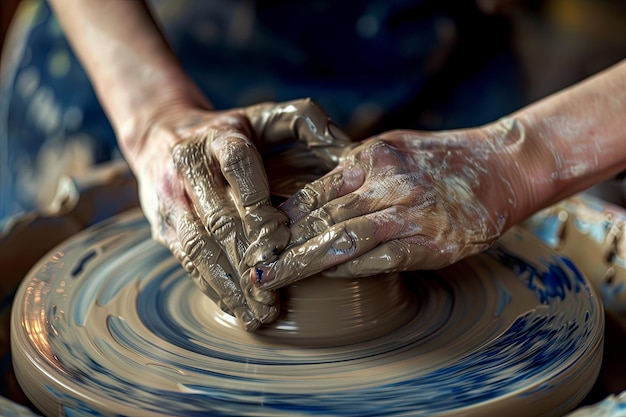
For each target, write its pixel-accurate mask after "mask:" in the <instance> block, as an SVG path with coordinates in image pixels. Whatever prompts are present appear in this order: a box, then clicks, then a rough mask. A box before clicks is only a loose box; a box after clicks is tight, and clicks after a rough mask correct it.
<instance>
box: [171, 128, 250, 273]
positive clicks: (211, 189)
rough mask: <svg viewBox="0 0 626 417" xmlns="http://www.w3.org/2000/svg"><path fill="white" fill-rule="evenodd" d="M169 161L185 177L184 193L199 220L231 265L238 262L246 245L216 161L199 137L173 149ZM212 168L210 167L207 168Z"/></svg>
mask: <svg viewBox="0 0 626 417" xmlns="http://www.w3.org/2000/svg"><path fill="white" fill-rule="evenodd" d="M173 161H174V164H175V166H176V169H177V170H178V172H179V173H180V174H181V175H182V176H183V177H184V178H185V181H186V182H185V185H186V188H187V195H188V196H189V197H190V198H191V200H192V203H193V207H194V208H195V210H196V212H197V214H198V216H199V217H200V219H201V221H202V223H203V224H204V226H205V227H206V229H207V230H208V231H209V233H210V234H211V235H212V236H213V237H214V239H216V240H217V241H218V242H219V243H220V245H221V246H222V248H223V249H224V251H225V252H226V255H227V256H228V259H229V260H230V263H231V265H234V266H238V265H239V264H240V263H241V259H242V256H243V253H244V252H245V250H246V247H247V240H246V238H245V235H244V232H243V229H242V227H241V224H240V221H239V213H238V211H237V209H236V207H235V206H234V204H233V202H232V201H231V199H230V198H229V196H228V190H227V184H226V182H225V181H224V179H223V178H222V177H221V175H216V174H215V172H216V171H217V172H220V170H219V168H218V164H217V162H216V161H211V160H210V156H209V155H207V153H206V152H205V150H204V144H203V142H202V141H201V140H195V141H188V142H184V143H181V144H179V145H177V146H176V147H175V148H174V149H173ZM211 166H212V167H213V170H211V169H210V168H209V167H211Z"/></svg>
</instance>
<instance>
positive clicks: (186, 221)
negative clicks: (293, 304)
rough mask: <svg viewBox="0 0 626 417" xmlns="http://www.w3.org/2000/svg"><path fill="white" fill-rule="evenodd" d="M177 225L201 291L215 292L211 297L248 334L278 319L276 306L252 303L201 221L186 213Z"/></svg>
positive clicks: (182, 245)
mask: <svg viewBox="0 0 626 417" xmlns="http://www.w3.org/2000/svg"><path fill="white" fill-rule="evenodd" d="M176 223H177V227H176V232H177V236H178V237H179V239H180V247H181V254H183V255H184V257H185V258H186V259H188V260H189V261H190V262H191V264H190V263H189V262H186V268H188V269H191V268H192V265H193V266H195V268H197V272H198V275H195V273H194V275H193V276H192V277H196V280H197V284H199V286H200V288H211V289H212V290H213V292H212V293H211V292H210V291H209V292H208V294H210V295H211V294H212V295H217V297H218V299H219V300H221V301H222V302H223V303H224V305H225V306H226V307H227V308H228V309H229V310H230V311H231V312H232V313H233V314H234V315H235V317H237V319H238V320H239V322H240V323H241V324H242V325H243V327H244V328H245V329H246V330H248V331H251V330H255V329H257V328H258V327H259V326H261V324H262V323H264V322H267V321H269V320H270V319H272V318H275V317H276V316H277V308H276V307H275V306H273V305H263V304H261V303H256V302H254V301H252V302H250V300H249V299H248V298H247V297H246V292H245V291H244V290H243V289H242V288H241V287H240V284H239V278H238V277H239V274H238V272H237V271H236V270H235V269H234V268H233V266H232V265H231V263H230V261H229V260H228V258H227V256H225V254H224V252H223V251H222V250H221V247H220V245H219V244H218V243H217V242H216V241H215V240H213V239H212V238H211V237H210V236H209V235H208V233H207V232H206V230H205V229H204V226H203V225H202V223H201V222H200V221H199V220H197V219H196V218H194V216H193V215H192V214H190V213H184V214H182V215H180V216H179V217H178V219H176Z"/></svg>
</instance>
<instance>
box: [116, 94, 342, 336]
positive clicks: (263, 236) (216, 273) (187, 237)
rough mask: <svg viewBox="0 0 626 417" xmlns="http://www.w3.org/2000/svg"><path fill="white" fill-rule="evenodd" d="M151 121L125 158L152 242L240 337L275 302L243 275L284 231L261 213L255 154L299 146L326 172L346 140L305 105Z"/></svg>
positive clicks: (273, 214)
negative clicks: (321, 161)
mask: <svg viewBox="0 0 626 417" xmlns="http://www.w3.org/2000/svg"><path fill="white" fill-rule="evenodd" d="M158 114H159V117H157V118H155V119H153V120H155V121H154V122H153V123H151V124H150V126H148V127H147V128H146V129H144V131H145V132H146V134H145V137H144V138H143V140H142V143H143V146H141V147H138V148H135V149H134V150H133V152H127V153H129V154H128V155H126V156H127V159H128V160H129V163H130V165H131V167H132V168H133V171H134V172H135V175H136V176H137V180H138V184H139V194H140V200H141V205H142V208H143V210H144V213H145V215H146V217H147V219H148V221H149V222H150V224H151V228H152V235H153V238H154V239H155V240H157V241H159V242H161V243H162V244H164V245H166V246H167V247H168V248H169V249H170V250H171V252H172V253H173V254H174V256H175V257H176V259H177V260H178V261H179V262H180V263H181V264H182V265H183V266H184V268H185V270H186V271H187V272H188V273H189V274H190V276H191V277H192V279H193V280H194V282H195V283H196V284H197V285H198V286H199V287H200V289H201V290H202V291H203V292H204V293H205V294H206V295H208V296H209V297H210V298H211V299H212V300H213V301H215V302H216V303H217V304H218V305H219V306H220V307H221V308H222V309H223V310H224V311H227V312H229V313H231V314H233V315H234V316H236V317H237V319H238V320H239V322H240V323H241V325H242V326H243V327H244V328H245V329H246V330H248V331H251V330H254V329H256V328H258V327H259V326H261V325H262V324H264V323H269V322H271V321H273V320H275V319H276V317H277V316H278V312H279V308H278V304H277V303H278V297H277V296H276V294H275V293H274V292H273V291H266V290H262V289H259V288H256V287H254V286H253V285H252V283H251V282H250V280H249V279H247V277H248V276H249V272H247V271H249V269H250V268H252V267H254V266H255V265H256V264H258V263H260V262H271V261H273V260H275V258H276V255H277V254H278V253H279V252H280V251H282V250H283V249H284V248H285V246H286V245H287V243H288V242H289V238H290V231H289V228H288V226H287V221H288V220H287V217H286V216H285V215H284V214H283V213H282V212H281V211H279V210H277V209H276V208H274V207H272V205H271V203H270V200H269V199H270V190H269V185H268V179H267V176H266V173H265V170H264V167H263V161H262V158H261V154H260V153H259V151H258V150H257V147H255V145H257V146H258V147H259V149H265V148H271V147H274V146H280V145H281V144H284V143H285V142H289V141H295V140H299V141H301V142H304V143H305V144H306V145H307V146H308V147H309V148H311V149H312V150H313V151H314V152H315V153H317V154H318V155H320V156H322V157H324V158H325V159H327V160H329V161H330V162H331V163H332V162H336V160H337V158H338V155H339V153H340V151H337V150H340V149H342V148H343V147H344V146H346V145H347V144H348V143H349V140H348V139H347V137H346V136H345V135H344V134H343V133H342V132H341V131H339V130H338V129H334V127H333V126H332V123H331V121H330V119H329V118H328V116H327V115H326V114H325V113H324V112H323V111H322V109H321V108H320V107H319V106H318V105H317V104H315V103H314V102H312V101H311V100H296V101H292V102H287V103H280V104H275V103H264V104H259V105H256V106H251V107H248V108H243V109H235V110H230V111H223V112H215V111H207V110H205V109H196V108H180V107H175V106H171V107H168V108H165V109H160V111H159V113H158ZM242 277H246V278H245V279H243V278H242Z"/></svg>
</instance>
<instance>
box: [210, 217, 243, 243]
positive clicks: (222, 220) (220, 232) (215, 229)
mask: <svg viewBox="0 0 626 417" xmlns="http://www.w3.org/2000/svg"><path fill="white" fill-rule="evenodd" d="M206 224H207V228H208V230H209V233H211V235H213V236H215V237H216V238H217V239H224V238H226V237H228V236H230V235H232V234H233V233H234V232H235V228H236V221H235V218H234V217H233V216H228V215H224V214H222V213H213V214H212V215H210V216H209V217H208V218H207V222H206Z"/></svg>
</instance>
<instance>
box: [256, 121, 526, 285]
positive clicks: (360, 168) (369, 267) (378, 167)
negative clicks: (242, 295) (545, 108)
mask: <svg viewBox="0 0 626 417" xmlns="http://www.w3.org/2000/svg"><path fill="white" fill-rule="evenodd" d="M485 132H489V136H485ZM523 142H524V132H523V129H521V127H520V126H518V125H517V124H516V123H515V122H513V121H512V120H502V121H500V122H498V123H497V124H494V125H493V126H489V127H486V128H482V130H480V131H479V130H478V129H476V130H464V131H461V130H459V131H451V132H441V133H423V132H414V131H392V132H388V133H385V134H384V135H381V136H379V137H377V138H373V139H370V140H367V141H365V142H363V143H362V144H360V145H358V146H355V147H354V148H353V149H351V151H350V152H349V153H347V155H346V157H345V158H344V159H343V160H342V161H341V163H340V164H339V165H338V166H337V167H336V168H335V169H334V170H332V171H331V172H330V173H329V174H328V175H326V176H324V177H323V178H321V179H319V180H318V181H315V182H313V183H311V184H309V185H308V186H306V187H305V188H304V189H303V190H302V191H300V192H299V193H297V194H296V195H294V196H293V197H292V198H290V199H289V200H288V201H286V202H285V203H284V204H283V205H282V206H281V208H282V209H283V210H284V211H285V212H286V213H287V215H288V216H289V218H290V220H291V222H292V224H291V232H292V235H291V241H290V245H289V247H288V249H287V250H285V252H283V253H282V254H281V255H280V257H279V259H278V261H276V262H274V263H271V264H269V266H267V267H265V268H262V269H261V270H262V271H263V274H262V277H261V283H266V284H265V285H263V288H277V287H280V286H283V285H286V284H288V283H291V282H294V281H297V280H298V279H301V278H303V277H306V276H309V275H312V274H315V273H317V272H319V271H323V270H327V269H328V268H331V267H333V266H336V268H335V269H334V270H332V271H328V272H327V273H328V274H332V275H334V276H367V275H373V274H377V273H385V272H391V271H403V270H412V269H438V268H441V267H443V266H446V265H449V264H451V263H453V262H455V261H457V260H459V259H461V258H464V257H466V256H469V255H471V254H475V253H478V252H480V251H482V250H484V249H486V248H487V247H488V246H489V245H491V244H492V243H493V242H494V241H495V239H497V238H498V237H499V236H500V235H501V233H502V232H503V231H504V229H505V228H506V227H508V226H510V223H509V218H510V215H511V212H512V211H513V210H514V209H516V208H517V202H518V200H519V199H520V197H523V196H517V195H516V194H515V192H514V190H515V189H519V188H520V187H516V186H514V184H513V182H515V181H516V178H517V177H519V174H518V171H517V168H516V166H515V165H509V164H503V163H502V157H503V156H506V155H507V154H509V153H510V152H511V150H512V149H515V148H516V147H519V146H521V143H523ZM258 278H259V277H258V274H257V275H255V274H253V275H252V280H253V281H255V280H256V281H257V283H258V281H259V279H258Z"/></svg>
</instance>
